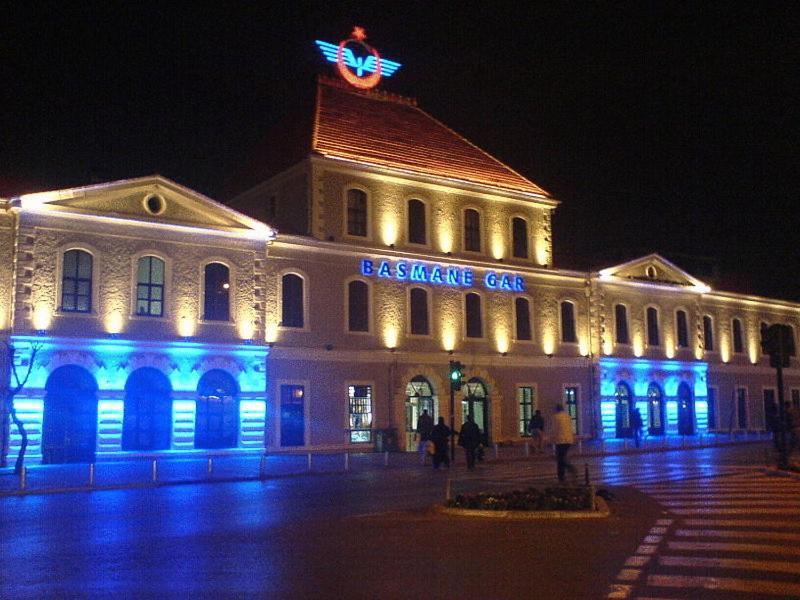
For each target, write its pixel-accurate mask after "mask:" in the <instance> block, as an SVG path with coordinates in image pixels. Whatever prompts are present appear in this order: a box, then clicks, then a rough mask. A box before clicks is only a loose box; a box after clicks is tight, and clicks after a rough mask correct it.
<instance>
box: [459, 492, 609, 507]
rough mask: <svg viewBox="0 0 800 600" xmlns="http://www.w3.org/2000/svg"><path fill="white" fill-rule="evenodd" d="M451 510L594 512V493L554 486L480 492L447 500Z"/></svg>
mask: <svg viewBox="0 0 800 600" xmlns="http://www.w3.org/2000/svg"><path fill="white" fill-rule="evenodd" d="M446 506H447V507H448V508H461V509H469V510H498V511H501V510H502V511H507V510H512V511H513V510H518V511H550V510H564V511H574V510H591V509H592V508H593V507H594V502H593V490H592V488H589V487H583V486H582V487H552V488H545V489H544V490H539V489H536V488H532V487H531V488H528V489H526V490H514V491H512V492H495V493H491V492H480V493H478V494H458V495H457V496H456V497H455V498H453V499H451V500H448V501H447V505H446Z"/></svg>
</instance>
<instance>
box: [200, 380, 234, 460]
mask: <svg viewBox="0 0 800 600" xmlns="http://www.w3.org/2000/svg"><path fill="white" fill-rule="evenodd" d="M238 395H239V387H238V386H237V385H236V380H235V379H234V378H233V377H231V375H229V374H228V373H226V372H225V371H223V370H221V369H212V370H211V371H208V372H207V373H205V374H204V375H203V376H202V377H201V378H200V381H199V383H198V384H197V414H196V418H195V430H194V446H195V448H235V447H236V446H237V437H238V434H239V401H238Z"/></svg>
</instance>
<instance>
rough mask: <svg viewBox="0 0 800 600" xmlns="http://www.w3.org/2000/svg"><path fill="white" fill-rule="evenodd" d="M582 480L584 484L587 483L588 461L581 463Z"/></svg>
mask: <svg viewBox="0 0 800 600" xmlns="http://www.w3.org/2000/svg"><path fill="white" fill-rule="evenodd" d="M583 481H584V484H585V485H589V463H583Z"/></svg>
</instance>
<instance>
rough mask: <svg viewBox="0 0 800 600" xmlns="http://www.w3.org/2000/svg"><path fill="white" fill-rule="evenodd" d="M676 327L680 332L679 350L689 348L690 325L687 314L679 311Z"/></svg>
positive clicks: (676, 317) (676, 316)
mask: <svg viewBox="0 0 800 600" xmlns="http://www.w3.org/2000/svg"><path fill="white" fill-rule="evenodd" d="M675 327H676V328H677V330H678V348H688V347H689V323H688V321H687V320H686V312H685V311H682V310H679V311H678V312H677V313H676V315H675Z"/></svg>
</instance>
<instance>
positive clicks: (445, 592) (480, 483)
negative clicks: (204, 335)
mask: <svg viewBox="0 0 800 600" xmlns="http://www.w3.org/2000/svg"><path fill="white" fill-rule="evenodd" d="M763 456H764V450H763V447H761V446H760V445H748V446H743V447H727V448H715V449H704V450H685V451H672V452H659V453H647V454H639V455H620V456H611V457H595V458H587V459H585V462H586V463H587V464H588V465H589V469H590V472H591V474H592V477H593V480H594V481H595V482H596V483H598V484H599V483H600V482H601V481H605V482H606V483H607V484H608V485H610V486H613V487H611V488H610V489H611V490H612V491H613V492H614V493H615V494H616V499H615V500H614V501H612V502H611V508H612V511H613V515H612V517H610V518H609V519H604V520H598V521H591V522H589V521H583V522H540V521H533V522H519V521H518V522H513V521H508V522H502V523H498V522H495V521H491V522H489V521H482V520H471V519H464V518H458V517H455V518H454V517H443V516H440V515H436V514H434V513H433V512H432V511H430V507H431V506H432V505H433V504H434V503H437V502H441V501H442V500H443V499H444V494H445V490H446V488H447V485H448V483H447V481H448V479H450V480H451V482H450V484H451V487H452V491H453V493H457V492H459V491H477V490H481V489H497V488H500V487H520V486H525V485H537V486H539V487H541V486H545V485H551V484H553V483H554V481H553V480H554V477H553V475H554V473H553V472H554V465H553V463H552V459H550V458H549V457H532V458H531V459H530V460H525V461H512V462H506V463H495V464H489V465H487V464H483V465H480V466H479V468H478V469H477V470H476V471H475V472H474V473H468V472H466V471H465V470H463V468H462V467H460V466H459V467H458V468H456V469H453V470H452V472H449V473H448V472H446V471H441V472H434V471H433V470H432V469H431V468H430V467H422V466H419V467H414V468H402V469H367V470H364V471H361V472H351V473H348V474H322V475H308V476H303V477H292V478H282V479H274V480H267V481H247V482H235V483H216V484H211V485H180V486H167V487H159V488H147V489H125V490H111V491H94V492H76V493H66V494H48V495H34V496H14V497H4V498H0V597H2V598H6V597H9V598H42V597H108V596H116V597H123V598H128V597H130V598H134V597H135V598H142V597H160V598H163V597H175V596H177V597H268V598H343V597H347V598H419V597H458V596H468V595H470V594H472V595H473V597H480V598H483V597H487V598H519V597H526V596H533V595H535V596H537V597H541V598H593V597H597V598H600V597H604V594H605V593H606V591H607V588H608V584H609V583H610V582H613V581H615V578H616V576H617V574H618V572H619V570H620V568H621V567H622V566H623V565H624V563H625V560H626V559H627V558H628V557H629V556H630V555H631V554H633V553H634V552H635V550H636V548H637V547H638V546H639V545H640V542H641V540H642V538H643V536H645V535H647V532H648V531H649V529H650V528H651V527H652V525H653V522H654V520H655V519H657V518H659V517H663V516H664V514H665V512H666V510H665V508H664V507H663V506H662V505H660V504H659V503H658V502H657V501H656V500H654V499H653V498H651V497H649V496H646V495H644V494H642V493H641V492H639V491H636V490H634V489H630V488H625V487H622V486H627V485H632V484H636V485H642V486H647V485H656V484H658V483H659V482H668V481H692V480H697V479H698V478H705V479H707V478H712V479H713V478H714V477H715V476H725V475H726V476H730V475H731V474H735V473H739V472H741V470H742V468H743V467H744V468H745V469H750V470H752V468H754V467H757V466H760V465H761V464H762V463H763ZM582 462H584V461H583V460H582V461H581V463H582ZM579 464H580V463H579ZM580 466H582V464H581V465H580Z"/></svg>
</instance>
